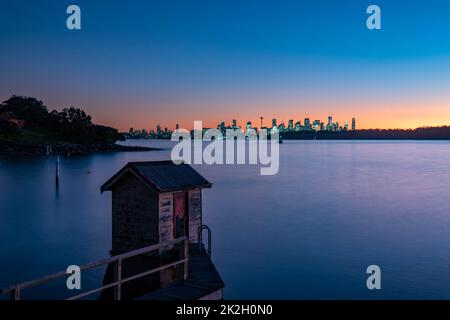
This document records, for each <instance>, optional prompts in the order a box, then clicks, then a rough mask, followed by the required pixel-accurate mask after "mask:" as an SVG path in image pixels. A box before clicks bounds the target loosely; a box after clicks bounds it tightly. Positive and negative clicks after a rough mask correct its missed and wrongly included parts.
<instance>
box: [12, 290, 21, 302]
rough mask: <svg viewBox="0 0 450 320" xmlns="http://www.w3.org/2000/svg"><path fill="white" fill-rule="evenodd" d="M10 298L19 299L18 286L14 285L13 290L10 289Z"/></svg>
mask: <svg viewBox="0 0 450 320" xmlns="http://www.w3.org/2000/svg"><path fill="white" fill-rule="evenodd" d="M11 300H20V288H19V287H15V288H14V290H12V291H11Z"/></svg>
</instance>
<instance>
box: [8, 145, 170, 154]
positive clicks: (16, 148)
mask: <svg viewBox="0 0 450 320" xmlns="http://www.w3.org/2000/svg"><path fill="white" fill-rule="evenodd" d="M47 146H50V144H31V143H4V142H3V143H0V155H19V156H20V155H25V156H40V155H43V156H45V155H46V154H47ZM51 150H52V153H51V154H53V155H86V154H92V153H108V152H142V151H157V150H161V149H160V148H149V147H139V146H124V145H119V144H89V145H85V144H74V143H55V144H51Z"/></svg>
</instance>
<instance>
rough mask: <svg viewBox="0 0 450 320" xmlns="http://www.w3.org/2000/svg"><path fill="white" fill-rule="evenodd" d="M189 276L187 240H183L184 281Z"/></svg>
mask: <svg viewBox="0 0 450 320" xmlns="http://www.w3.org/2000/svg"><path fill="white" fill-rule="evenodd" d="M188 276H189V238H187V237H186V239H185V240H184V280H187V278H188Z"/></svg>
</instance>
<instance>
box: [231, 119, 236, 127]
mask: <svg viewBox="0 0 450 320" xmlns="http://www.w3.org/2000/svg"><path fill="white" fill-rule="evenodd" d="M232 122H233V124H232V127H233V129H236V127H237V122H236V119H233V121H232Z"/></svg>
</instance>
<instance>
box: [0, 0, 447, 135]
mask: <svg viewBox="0 0 450 320" xmlns="http://www.w3.org/2000/svg"><path fill="white" fill-rule="evenodd" d="M77 4H78V5H79V6H80V8H81V11H82V28H81V30H77V31H70V30H67V28H66V25H65V22H66V18H67V14H66V7H67V4H66V3H58V2H51V1H42V2H29V1H23V0H18V1H14V2H7V3H4V4H2V10H1V11H0V21H2V27H1V28H0V38H1V39H2V40H3V42H4V43H5V44H7V47H8V50H3V51H2V52H1V53H0V57H1V59H0V67H1V69H2V75H3V77H1V79H0V97H2V99H3V100H6V99H8V98H9V97H10V96H11V95H13V94H17V95H27V96H34V97H37V98H39V99H42V100H44V101H46V103H47V105H48V106H49V108H51V109H58V110H61V109H62V108H63V107H69V106H71V105H73V106H75V107H79V108H82V109H83V110H86V111H87V112H88V113H89V114H91V115H92V117H93V119H94V120H95V121H96V122H98V123H102V124H105V125H110V126H113V127H116V128H118V129H119V130H121V131H126V130H128V129H129V128H130V127H140V128H148V127H155V126H156V125H157V124H158V123H161V124H162V123H164V124H165V125H167V126H170V127H173V126H175V121H173V117H174V116H173V115H176V116H177V121H176V122H178V123H179V124H180V126H181V127H186V128H189V127H191V126H192V123H193V121H194V120H202V121H204V123H205V124H206V125H208V126H213V125H214V124H216V123H218V122H220V121H222V119H228V118H233V117H234V118H236V119H237V120H238V121H239V122H240V123H243V122H246V121H248V120H250V121H252V122H253V123H258V121H259V117H260V115H263V116H264V118H265V119H271V118H277V119H284V120H285V121H288V120H289V119H302V118H304V115H306V114H308V116H309V117H310V118H311V119H326V117H327V116H328V114H330V113H332V114H333V115H339V119H338V120H339V121H340V122H343V121H345V120H347V119H351V117H352V116H353V115H357V118H358V127H359V128H361V129H369V128H380V129H387V128H401V129H407V128H416V127H422V126H442V125H448V124H449V123H450V93H449V91H448V88H449V87H450V77H449V76H448V75H449V74H450V43H449V42H448V41H445V39H447V38H448V30H450V20H449V19H448V17H447V14H446V12H448V11H449V10H450V3H448V2H447V1H442V0H434V1H432V5H430V1H425V0H414V1H408V2H407V4H406V5H405V3H401V2H395V3H393V2H392V1H385V0H380V1H378V2H377V4H378V5H379V6H380V8H381V10H382V19H383V22H382V25H383V27H382V29H381V30H376V31H371V30H368V29H367V28H366V18H367V14H366V9H367V3H364V2H360V1H348V2H344V3H337V2H336V1H330V0H321V1H310V2H307V1H305V2H303V1H286V2H285V3H283V5H274V4H275V3H274V2H270V1H258V2H254V1H244V2H242V1H227V2H213V3H212V2H210V1H204V0H200V1H196V2H186V1H179V0H174V1H171V2H166V1H151V2H143V3H139V4H132V3H119V2H113V1H112V2H110V3H108V4H107V5H105V4H103V3H100V2H95V1H86V0H79V1H77ZM24 8H26V11H25V10H24ZM27 12H33V14H29V13H27ZM413 21H420V23H414V24H413V23H412V22H413ZM30 48H33V49H32V50H30ZM24 75H26V76H24ZM340 117H342V118H340Z"/></svg>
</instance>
